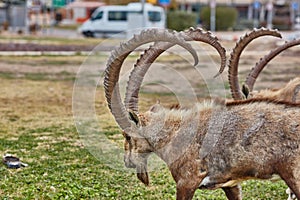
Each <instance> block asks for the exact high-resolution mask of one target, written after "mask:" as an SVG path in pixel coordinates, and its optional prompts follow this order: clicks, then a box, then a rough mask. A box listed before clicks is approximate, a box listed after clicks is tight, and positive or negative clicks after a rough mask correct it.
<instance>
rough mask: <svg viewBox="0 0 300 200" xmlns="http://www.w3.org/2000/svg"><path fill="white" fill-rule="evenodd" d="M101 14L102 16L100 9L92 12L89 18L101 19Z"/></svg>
mask: <svg viewBox="0 0 300 200" xmlns="http://www.w3.org/2000/svg"><path fill="white" fill-rule="evenodd" d="M102 16H103V11H100V12H98V13H97V12H94V13H93V15H92V17H91V20H92V21H93V20H99V19H102Z"/></svg>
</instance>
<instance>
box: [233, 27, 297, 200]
mask: <svg viewBox="0 0 300 200" xmlns="http://www.w3.org/2000/svg"><path fill="white" fill-rule="evenodd" d="M263 32H264V33H263ZM263 32H258V31H257V30H254V31H252V32H251V33H249V34H246V35H245V36H243V37H241V38H240V40H239V41H238V42H237V43H236V46H235V47H234V49H233V51H232V53H231V57H230V60H229V71H228V74H229V77H228V78H229V85H230V88H231V94H232V97H233V99H234V100H240V99H243V98H268V99H274V100H277V101H287V102H298V103H300V92H299V91H300V78H295V79H293V80H291V81H290V82H289V83H288V84H287V85H286V86H285V87H283V88H280V89H265V90H261V91H259V92H254V91H253V86H254V83H255V81H256V79H257V77H258V75H259V74H260V73H261V71H262V70H263V69H264V67H265V66H266V65H267V64H268V63H269V62H270V61H271V60H272V59H273V58H274V57H276V56H277V55H278V54H280V53H281V52H283V51H284V50H286V49H288V48H291V47H293V46H296V45H299V44H300V40H299V39H298V40H292V41H289V42H285V43H284V44H283V45H281V46H279V47H277V48H276V49H275V50H272V51H271V52H270V53H269V54H267V55H266V56H264V57H263V58H261V59H260V60H259V62H258V63H256V65H255V67H254V68H252V70H251V72H250V73H249V74H248V76H247V78H246V81H245V83H244V84H243V87H242V90H240V86H239V79H238V65H239V59H240V55H241V53H242V51H243V50H244V49H245V47H246V46H247V45H248V44H249V43H250V42H251V41H252V40H254V39H256V38H258V37H260V36H263V35H273V36H276V37H280V38H281V35H280V33H278V31H276V30H275V31H268V30H264V31H263ZM287 191H289V192H290V190H289V189H288V190H287ZM291 196H293V195H292V193H290V194H289V198H291Z"/></svg>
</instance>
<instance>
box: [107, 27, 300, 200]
mask: <svg viewBox="0 0 300 200" xmlns="http://www.w3.org/2000/svg"><path fill="white" fill-rule="evenodd" d="M191 35H193V36H191ZM198 35H199V36H198ZM200 35H205V36H209V35H210V34H208V33H207V34H205V33H202V32H201V31H199V30H189V31H187V32H181V33H177V32H168V31H165V30H158V29H152V30H146V31H143V32H142V33H141V34H140V35H135V36H134V38H133V39H131V40H129V41H128V42H126V43H123V44H121V45H120V46H119V47H118V48H117V49H115V50H114V51H113V52H112V55H111V57H110V58H109V60H108V63H107V68H106V71H105V77H104V87H105V93H106V99H107V103H108V107H109V109H110V111H111V113H112V114H113V116H114V118H115V120H116V122H117V123H118V125H119V126H120V128H121V129H122V130H123V135H124V137H125V145H124V146H125V156H124V161H125V165H126V166H127V167H131V168H136V171H137V176H138V178H139V179H140V180H141V181H142V182H143V183H145V184H149V178H148V173H147V158H148V156H149V155H150V153H151V152H154V153H156V154H157V155H158V156H159V157H160V158H161V159H162V160H164V161H165V162H166V164H167V165H168V167H169V169H170V171H171V173H172V176H173V178H174V180H175V181H176V188H177V193H176V198H177V199H192V197H193V195H194V192H195V190H196V189H197V188H199V187H200V186H201V184H200V183H201V182H202V180H203V178H204V177H205V176H207V168H206V166H208V164H207V160H206V159H205V158H207V157H208V156H210V155H211V154H210V153H209V151H210V150H213V151H215V148H214V147H215V145H214V144H215V143H217V142H218V141H219V140H224V141H228V143H230V139H232V137H234V136H235V135H237V136H238V135H239V134H240V133H243V132H244V131H245V130H250V133H252V132H251V130H252V129H253V130H254V132H255V131H256V130H257V132H255V133H254V136H256V135H259V136H260V137H262V136H263V134H266V137H264V138H261V139H262V141H266V138H267V137H270V136H271V135H272V131H273V129H274V128H275V127H276V126H275V125H274V124H276V125H277V124H278V123H279V124H282V125H283V126H284V127H290V129H284V132H282V133H281V134H280V136H281V135H282V134H284V133H286V134H287V137H284V136H282V137H275V136H274V137H271V138H270V139H272V140H270V142H267V141H266V144H264V145H268V148H270V149H271V150H272V149H275V148H277V146H276V145H277V144H278V143H280V144H289V141H290V135H291V134H294V138H295V142H294V143H295V144H299V141H298V139H299V137H300V130H299V126H298V125H299V123H300V122H299V119H300V118H299V115H300V114H299V113H300V110H299V107H297V106H296V105H291V104H288V103H286V102H277V103H276V102H270V101H267V100H259V99H256V100H252V101H249V100H248V101H245V102H237V103H235V104H234V105H232V104H230V105H220V104H216V103H214V102H213V101H211V102H206V103H205V102H204V103H201V104H199V103H196V104H195V106H194V107H192V108H191V109H186V110H184V109H179V110H174V109H173V110H171V109H166V108H164V107H162V106H161V105H154V106H152V107H151V108H150V109H149V111H147V112H146V113H144V114H138V113H137V112H138V105H137V103H138V91H139V87H136V85H138V86H140V84H141V82H142V80H143V77H144V75H145V73H146V71H147V69H148V68H149V66H148V65H138V64H137V65H136V67H135V70H134V71H133V73H132V74H131V76H130V79H129V82H132V83H131V84H130V83H129V84H128V88H127V94H126V98H125V99H126V102H127V103H126V105H127V108H130V109H131V111H128V110H127V108H126V106H125V105H124V104H123V103H122V100H121V96H120V92H119V86H118V80H119V74H120V70H121V67H122V64H123V62H124V59H125V58H126V57H127V56H128V55H129V54H130V52H132V51H133V50H134V49H136V48H137V47H138V46H140V45H142V44H145V43H149V42H156V44H155V45H159V44H160V45H162V44H163V43H162V42H164V45H166V46H168V45H170V44H171V46H172V45H174V44H178V45H180V46H182V47H184V48H186V49H187V50H188V51H189V52H190V53H191V54H192V55H193V57H194V58H195V60H196V63H197V55H196V52H195V51H194V50H193V48H192V47H191V46H190V45H189V44H188V43H187V42H186V41H187V40H191V39H194V38H197V37H201V36H200ZM209 38H211V39H212V40H211V41H213V42H211V44H212V45H215V44H217V43H218V41H217V39H216V38H214V37H211V36H209ZM199 40H200V39H199ZM201 41H202V40H201ZM164 45H163V46H164ZM217 46H220V45H215V46H214V47H215V48H216V49H219V50H218V51H219V53H220V52H225V50H224V51H223V50H221V49H222V48H219V47H217ZM163 51H164V49H162V50H160V51H154V52H153V57H157V56H158V55H159V54H160V53H161V52H163ZM157 54H158V55H157ZM220 55H223V54H222V53H220ZM221 57H222V56H221ZM154 59H155V58H154ZM141 60H143V59H141ZM141 60H140V61H138V63H141V62H142V61H141ZM221 63H223V62H221ZM146 64H150V63H147V62H146ZM221 71H222V67H221V69H220V71H219V72H221ZM128 95H129V96H128ZM291 110H293V112H291ZM278 113H286V114H285V115H284V116H282V117H281V118H280V120H279V117H278V118H276V117H273V116H276V115H277V114H278ZM274 119H276V120H279V121H273V120H274ZM259 120H261V122H259ZM276 122H277V123H276ZM259 124H262V126H261V127H263V128H261V127H259V128H258V129H255V127H257V126H259ZM248 132H249V131H248ZM250 133H249V136H248V135H247V136H248V137H246V141H247V142H246V143H245V144H246V145H248V141H249V142H250V144H252V143H251V142H252V140H251V138H252V137H253V135H251V134H250ZM226 134H231V136H230V137H229V138H224V137H223V135H226ZM211 136H213V137H211ZM214 136H218V137H217V138H216V139H217V141H215V140H211V138H215V137H214ZM219 136H220V137H219ZM294 143H293V144H294ZM210 144H212V145H213V146H211V148H212V149H210ZM250 147H251V145H250ZM268 148H266V149H265V150H266V151H263V150H264V148H261V151H262V152H263V153H264V155H268V156H272V151H269V149H268ZM286 148H290V146H288V147H286ZM293 148H294V149H293V150H294V151H293V152H295V153H292V152H291V151H289V152H290V154H289V155H287V154H283V155H282V156H278V157H276V161H277V165H279V164H281V163H282V162H284V161H286V160H290V159H292V158H294V157H296V155H297V154H299V152H297V151H298V147H295V146H293ZM253 150H254V149H252V151H253ZM282 151H284V152H286V151H285V149H284V148H282ZM274 152H275V153H277V152H276V151H275V150H274ZM296 152H297V153H296ZM224 153H228V151H225V152H224ZM237 156H241V157H242V156H243V155H237ZM263 161H264V160H262V163H263ZM272 161H274V162H275V158H274V160H272ZM202 162H203V163H202ZM295 163H297V162H295ZM233 164H234V163H233ZM269 164H271V163H267V162H265V163H263V164H262V167H265V168H268V167H269V166H268V165H269ZM272 164H273V163H272ZM272 166H274V168H276V165H272ZM285 166H286V167H291V166H293V167H296V165H290V166H287V165H285ZM233 167H235V166H233ZM253 167H255V166H253ZM278 167H279V166H278ZM269 168H270V167H269ZM282 169H283V168H282ZM287 171H290V170H287ZM295 171H296V170H295ZM260 172H261V173H264V172H266V174H265V176H266V177H267V176H269V174H268V173H267V172H269V171H260ZM277 172H278V173H279V171H274V173H277ZM280 172H281V171H280ZM282 174H283V173H282ZM282 174H279V175H282ZM282 178H283V179H284V180H285V181H286V183H287V184H288V185H289V186H290V187H291V188H292V190H293V191H294V192H295V193H296V195H298V194H299V187H298V185H296V184H294V182H293V180H294V179H293V177H286V176H285V177H282ZM206 180H207V179H206ZM202 183H203V182H202ZM222 189H223V190H224V191H225V194H226V196H227V198H228V199H231V200H234V199H241V195H240V188H239V186H238V185H229V186H226V185H224V187H222Z"/></svg>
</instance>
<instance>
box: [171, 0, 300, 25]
mask: <svg viewBox="0 0 300 200" xmlns="http://www.w3.org/2000/svg"><path fill="white" fill-rule="evenodd" d="M176 2H177V4H178V7H179V9H181V10H186V11H188V12H201V8H202V7H204V6H213V5H214V4H216V5H217V6H232V7H235V8H236V9H237V10H238V21H237V27H236V28H237V29H244V28H251V27H253V26H254V27H258V26H268V27H269V28H271V27H273V28H278V29H281V30H287V29H292V28H293V27H294V25H295V22H296V21H297V20H296V19H298V18H300V17H299V16H300V0H215V1H213V0H176Z"/></svg>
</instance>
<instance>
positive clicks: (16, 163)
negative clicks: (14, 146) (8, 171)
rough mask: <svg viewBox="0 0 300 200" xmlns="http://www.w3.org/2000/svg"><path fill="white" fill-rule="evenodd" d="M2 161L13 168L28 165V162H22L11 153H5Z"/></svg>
mask: <svg viewBox="0 0 300 200" xmlns="http://www.w3.org/2000/svg"><path fill="white" fill-rule="evenodd" d="M2 161H3V163H4V164H5V165H6V166H7V167H8V168H12V169H17V168H20V167H27V166H28V165H27V164H25V163H22V162H21V161H20V159H19V158H17V157H15V156H12V155H10V154H6V155H4V156H3V159H2Z"/></svg>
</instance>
